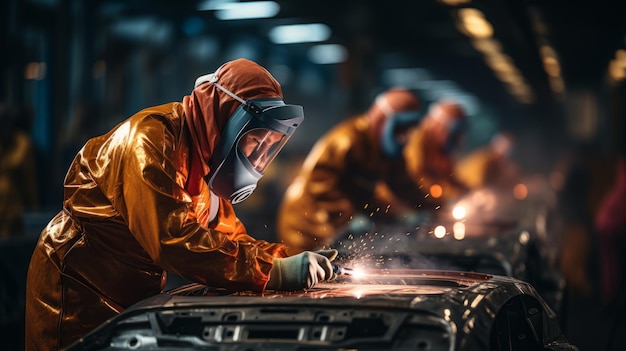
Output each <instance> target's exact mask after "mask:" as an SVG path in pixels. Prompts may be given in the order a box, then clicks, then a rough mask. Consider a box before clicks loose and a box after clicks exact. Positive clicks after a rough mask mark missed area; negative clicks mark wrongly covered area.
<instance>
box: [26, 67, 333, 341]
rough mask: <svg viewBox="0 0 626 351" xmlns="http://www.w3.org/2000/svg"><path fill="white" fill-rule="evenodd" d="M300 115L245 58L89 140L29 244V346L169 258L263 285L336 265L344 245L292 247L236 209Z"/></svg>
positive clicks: (236, 285)
mask: <svg viewBox="0 0 626 351" xmlns="http://www.w3.org/2000/svg"><path fill="white" fill-rule="evenodd" d="M303 119H304V114H303V108H302V107H301V106H298V105H288V104H285V102H284V101H283V96H282V89H281V86H280V85H279V83H278V82H277V81H276V80H275V79H274V77H273V76H272V75H271V74H270V73H269V72H268V71H267V70H266V69H265V68H263V67H261V66H259V65H258V64H256V63H254V62H252V61H249V60H246V59H237V60H234V61H230V62H227V63H225V64H223V65H222V66H220V67H219V68H218V69H217V71H215V72H214V73H211V74H207V75H203V76H201V77H199V78H198V79H197V80H196V82H195V86H194V88H193V90H192V92H191V94H190V95H187V96H185V97H184V98H183V100H182V102H172V103H167V104H163V105H160V106H154V107H150V108H146V109H144V110H142V111H139V112H138V113H136V114H135V115H133V116H132V117H130V118H129V119H127V120H125V121H122V122H121V123H119V124H118V125H117V126H115V127H114V128H113V129H112V130H111V131H109V132H108V133H106V134H104V135H101V136H97V137H94V138H92V139H90V140H88V141H87V143H86V144H85V145H84V147H83V148H82V149H81V150H80V151H79V152H78V154H77V155H76V157H75V158H74V160H73V162H72V163H71V165H70V168H69V170H68V172H67V175H66V177H65V182H64V198H63V209H62V210H61V211H60V212H59V213H58V214H57V215H56V216H55V217H54V218H53V219H52V220H51V221H50V222H49V224H48V225H47V227H46V228H45V229H44V230H43V231H42V233H41V235H40V238H39V241H38V243H37V245H36V248H35V250H34V253H33V255H32V258H31V262H30V266H29V270H28V278H27V289H26V291H27V296H26V349H27V350H58V349H62V348H65V347H67V346H68V345H70V344H71V343H72V342H74V341H76V340H77V339H79V338H80V337H82V336H83V335H84V334H86V333H87V332H89V331H90V330H92V329H94V328H95V327H97V326H99V325H100V324H102V323H103V322H104V321H105V320H107V319H108V318H110V317H113V316H115V315H116V314H117V313H119V312H121V311H122V310H124V309H126V308H128V307H129V306H131V305H132V304H134V303H136V302H139V301H140V300H142V299H144V298H147V297H149V296H152V295H156V294H159V293H160V292H161V291H162V289H163V287H164V283H165V281H166V274H165V272H174V273H176V274H178V275H180V276H182V277H184V278H186V279H188V280H191V281H195V282H198V283H201V284H205V285H209V286H213V287H219V288H224V289H229V290H232V291H243V290H249V291H255V292H262V291H264V290H265V289H277V290H298V289H305V288H310V287H312V286H313V285H315V284H316V283H317V282H319V281H323V280H327V279H331V278H333V276H334V274H333V268H332V266H331V262H330V261H331V260H332V259H334V256H336V251H332V250H329V251H320V252H303V253H301V254H299V255H295V256H290V257H288V256H287V252H286V248H285V246H284V245H282V244H277V243H269V242H266V241H262V240H256V239H254V238H253V237H252V236H250V235H249V234H248V232H247V230H246V228H245V227H244V224H243V223H242V222H241V221H240V220H239V218H238V217H237V215H236V214H235V212H234V209H233V204H235V203H238V202H241V201H243V200H244V199H246V198H247V197H248V196H249V195H250V194H251V193H252V191H253V190H254V188H255V187H256V184H257V181H258V180H259V178H261V176H262V175H263V173H264V171H265V170H266V168H267V167H268V165H269V164H270V163H271V161H272V160H273V159H274V157H275V156H276V154H277V153H278V152H279V151H280V150H281V148H282V147H283V146H284V145H285V143H286V142H287V140H288V139H289V138H290V137H291V135H292V134H293V133H294V131H295V130H296V128H297V127H298V126H299V125H300V124H301V123H302V121H303Z"/></svg>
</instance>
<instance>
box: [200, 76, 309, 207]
mask: <svg viewBox="0 0 626 351" xmlns="http://www.w3.org/2000/svg"><path fill="white" fill-rule="evenodd" d="M201 78H202V77H201ZM207 81H209V82H211V83H213V84H214V85H215V86H216V87H217V88H218V89H220V90H221V91H223V92H224V93H226V94H228V95H229V96H231V97H233V98H234V99H235V100H237V101H239V102H241V106H239V107H238V108H237V109H236V110H235V112H234V113H233V115H232V116H231V117H230V118H229V119H228V122H227V124H226V126H225V128H224V131H223V132H222V135H221V138H220V141H219V143H218V145H217V146H216V148H215V151H214V153H213V156H212V157H211V159H210V160H209V166H210V167H211V172H210V173H209V174H208V175H207V176H206V177H205V181H206V182H207V183H208V185H209V188H210V189H211V191H212V192H213V193H214V194H216V195H217V196H219V197H222V198H225V199H228V200H230V202H231V203H233V204H236V203H239V202H241V201H243V200H245V199H246V198H248V196H250V195H251V194H252V192H253V191H254V189H255V188H256V185H257V182H258V180H259V179H260V178H261V177H262V176H263V174H264V172H265V170H266V169H267V166H268V165H269V164H270V163H271V162H272V161H273V160H274V159H275V158H276V156H277V155H278V153H279V152H280V151H281V150H282V148H283V147H284V146H285V144H286V143H287V141H288V140H289V138H290V137H291V135H292V134H293V133H294V132H295V130H296V128H297V127H298V126H299V125H300V123H302V121H303V120H304V110H303V108H302V106H299V105H286V104H285V103H284V102H283V100H282V99H280V98H267V99H251V100H248V101H245V100H243V99H241V98H240V97H238V96H236V95H235V94H234V93H232V92H231V91H229V90H227V89H226V88H224V87H223V86H221V85H219V84H217V83H216V81H217V78H216V77H215V75H212V77H208V79H207ZM201 83H203V82H200V83H198V82H196V85H198V84H201Z"/></svg>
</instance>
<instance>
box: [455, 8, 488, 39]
mask: <svg viewBox="0 0 626 351" xmlns="http://www.w3.org/2000/svg"><path fill="white" fill-rule="evenodd" d="M458 15H459V20H460V23H459V25H460V26H461V28H462V30H463V31H464V32H465V33H466V34H467V35H469V36H471V37H474V38H489V37H491V36H492V35H493V27H492V26H491V23H489V21H487V19H485V16H484V15H483V13H482V12H480V11H479V10H476V9H472V8H464V9H460V10H459V11H458Z"/></svg>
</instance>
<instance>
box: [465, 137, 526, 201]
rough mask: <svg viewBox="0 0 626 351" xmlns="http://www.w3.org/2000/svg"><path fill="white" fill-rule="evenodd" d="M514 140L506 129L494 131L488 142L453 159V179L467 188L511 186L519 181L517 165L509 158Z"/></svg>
mask: <svg viewBox="0 0 626 351" xmlns="http://www.w3.org/2000/svg"><path fill="white" fill-rule="evenodd" d="M514 143H515V139H514V137H513V134H511V133H510V132H500V133H496V134H495V135H494V136H493V137H492V138H491V141H490V142H489V144H488V145H486V146H484V147H481V148H478V149H476V150H474V151H472V152H470V153H469V154H468V155H466V156H465V157H463V158H461V159H460V160H459V161H458V162H457V164H456V167H455V172H454V173H455V175H456V178H457V179H459V180H460V181H461V182H463V184H465V185H467V186H468V187H469V188H471V189H479V188H484V187H495V188H501V187H502V188H504V187H508V186H510V187H511V188H512V187H513V186H514V185H515V184H517V182H518V181H519V180H520V175H519V170H518V167H517V165H516V164H515V162H514V161H513V160H512V159H511V154H512V153H513V148H514Z"/></svg>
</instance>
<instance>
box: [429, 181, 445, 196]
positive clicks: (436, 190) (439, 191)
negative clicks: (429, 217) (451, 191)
mask: <svg viewBox="0 0 626 351" xmlns="http://www.w3.org/2000/svg"><path fill="white" fill-rule="evenodd" d="M441 195H443V188H442V187H441V185H439V184H433V185H431V186H430V196H432V197H434V198H435V199H438V198H440V197H441Z"/></svg>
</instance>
